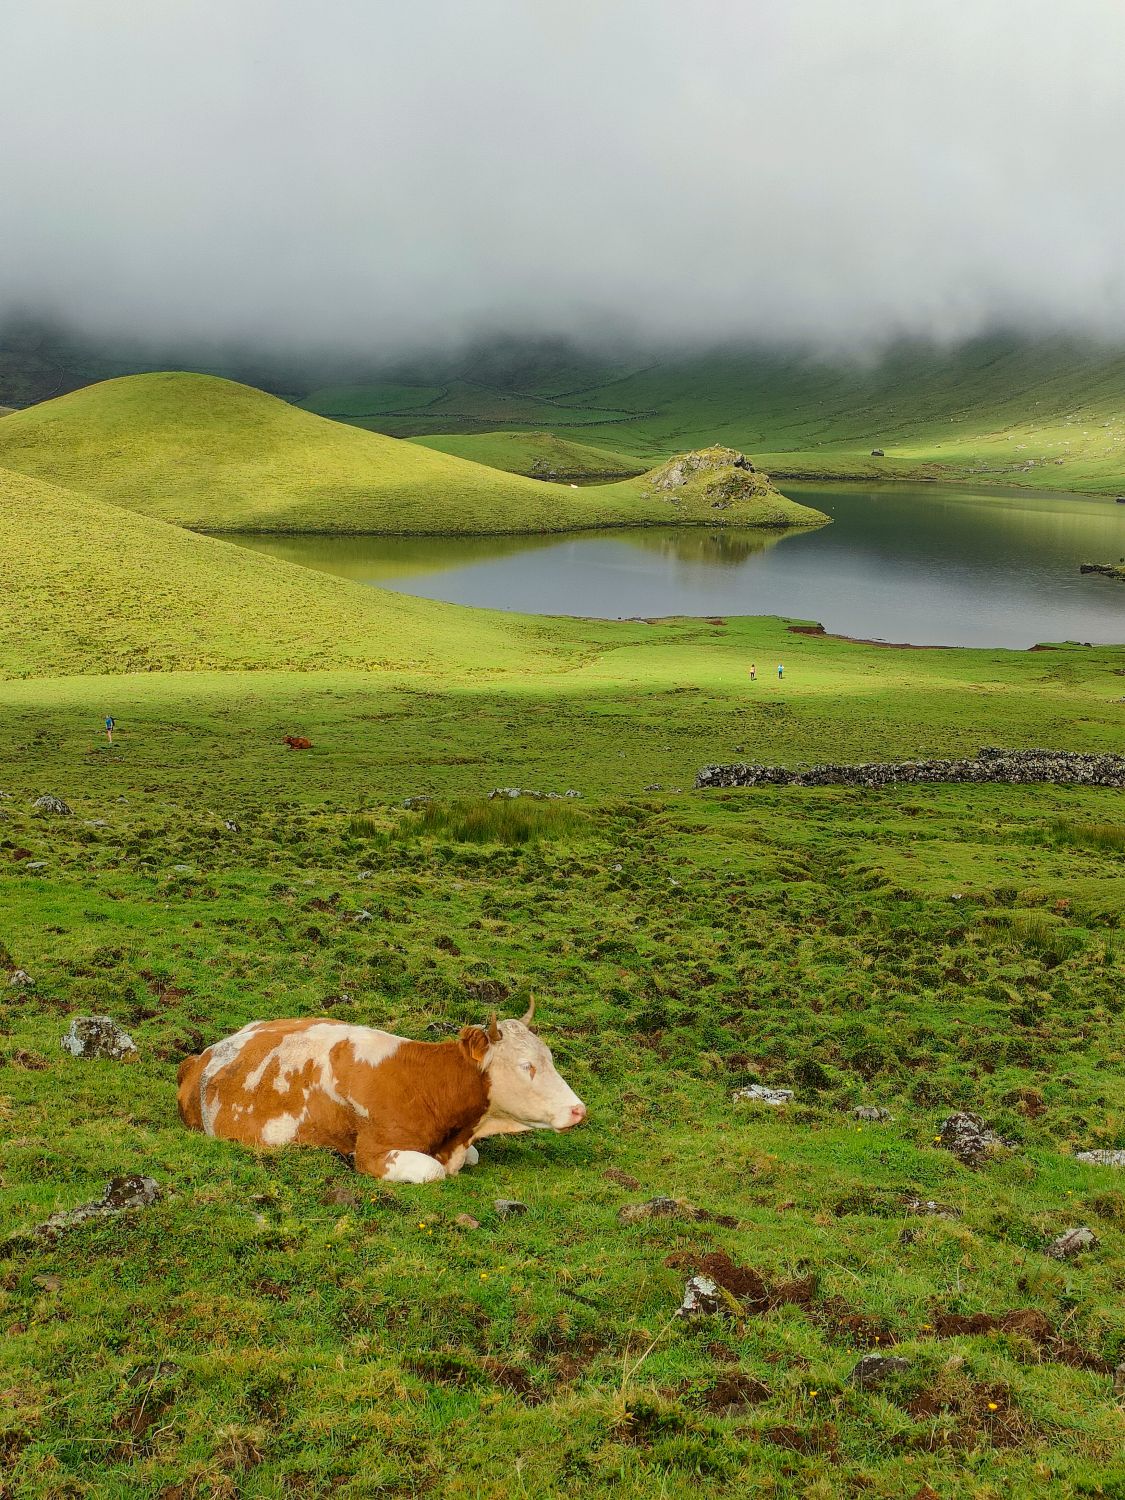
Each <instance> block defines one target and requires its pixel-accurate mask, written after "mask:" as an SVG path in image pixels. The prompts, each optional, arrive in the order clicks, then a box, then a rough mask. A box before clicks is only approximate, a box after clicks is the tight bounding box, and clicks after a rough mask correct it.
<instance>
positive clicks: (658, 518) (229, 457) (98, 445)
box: [0, 373, 824, 535]
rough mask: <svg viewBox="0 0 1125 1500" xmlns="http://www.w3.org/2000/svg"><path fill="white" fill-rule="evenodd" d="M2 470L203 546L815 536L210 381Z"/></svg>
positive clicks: (88, 414)
mask: <svg viewBox="0 0 1125 1500" xmlns="http://www.w3.org/2000/svg"><path fill="white" fill-rule="evenodd" d="M0 467H5V468H9V469H12V470H15V471H16V472H18V473H23V474H29V475H32V476H33V477H35V478H39V479H44V480H47V481H50V482H51V483H54V484H58V485H62V486H63V487H65V488H68V489H72V490H75V491H78V492H80V493H82V494H89V495H93V496H96V497H97V498H99V499H102V500H107V501H111V502H113V503H114V504H115V505H120V506H124V507H126V508H128V509H130V510H135V511H139V512H142V513H144V514H145V515H149V516H153V517H156V518H158V519H160V520H164V521H172V522H174V523H176V524H177V525H180V526H187V527H191V528H193V529H196V530H200V531H212V532H222V531H271V532H272V531H276V532H284V531H291V532H299V531H305V532H344V533H349V532H351V533H355V532H381V533H388V534H405V535H410V534H426V533H439V532H440V533H451V534H456V533H473V532H478V533H480V532H538V531H569V530H579V529H588V528H590V527H597V526H644V525H669V524H672V525H676V524H684V523H689V524H690V523H697V524H714V523H715V522H716V521H720V520H721V521H723V522H725V523H728V524H731V523H734V524H739V525H770V526H784V525H798V526H799V525H812V524H818V523H819V522H820V521H821V520H823V519H824V518H823V517H822V516H821V515H820V513H819V512H815V511H812V510H809V509H808V508H807V507H805V506H801V505H798V504H796V503H795V502H792V501H788V500H786V499H785V498H784V497H783V496H781V495H780V494H778V493H777V491H776V490H769V489H767V490H763V491H761V492H759V493H758V494H756V495H755V496H754V497H752V498H751V499H748V502H747V503H746V504H744V505H741V506H738V507H734V508H731V509H728V510H727V511H725V512H724V513H723V514H722V515H720V514H718V513H717V512H716V511H715V510H714V509H712V508H711V507H710V506H709V505H708V504H701V505H700V506H698V507H693V506H692V505H691V504H690V503H687V504H673V503H670V502H669V500H668V499H667V497H664V496H661V495H656V494H647V493H646V491H645V488H644V483H643V481H641V480H626V481H623V482H622V483H620V484H616V485H605V486H599V487H598V488H597V489H589V490H586V491H583V492H581V493H576V492H575V491H574V490H572V489H571V488H569V487H563V486H558V485H546V484H542V483H539V482H537V481H535V480H531V479H526V478H524V477H523V476H522V475H517V474H504V473H501V472H499V471H498V470H495V469H490V468H486V467H484V466H483V465H481V464H475V463H469V462H466V461H465V460H464V459H460V458H456V457H454V456H452V455H450V454H447V453H437V452H431V451H429V450H428V449H426V448H422V447H419V446H418V445H417V444H413V443H409V444H408V443H402V442H398V441H396V440H394V439H392V438H388V437H385V436H382V435H380V434H377V433H367V432H360V431H357V430H356V429H354V428H352V427H348V426H346V425H344V424H343V423H340V422H332V421H328V420H325V419H324V418H322V417H317V416H313V415H311V414H310V413H308V412H303V411H299V410H298V409H297V408H296V407H293V406H290V405H289V404H288V403H286V402H284V401H281V400H279V399H278V398H277V397H275V396H269V395H266V394H265V392H263V391H258V390H254V389H252V388H251V387H249V386H242V385H238V384H236V383H234V382H232V381H228V380H221V379H218V378H216V377H213V376H207V375H192V374H176V373H164V374H157V375H134V376H127V377H124V378H122V379H119V380H109V381H105V382H103V383H101V384H99V385H94V386H88V387H86V388H85V389H83V390H80V391H73V392H71V393H70V394H69V395H66V396H60V397H59V398H57V399H56V400H54V401H48V402H44V403H43V404H42V405H40V406H35V407H29V408H28V409H26V410H25V411H21V412H17V413H15V414H14V415H12V416H11V417H8V418H6V419H5V421H4V423H3V427H2V428H0Z"/></svg>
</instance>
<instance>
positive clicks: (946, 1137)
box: [939, 1110, 1013, 1167]
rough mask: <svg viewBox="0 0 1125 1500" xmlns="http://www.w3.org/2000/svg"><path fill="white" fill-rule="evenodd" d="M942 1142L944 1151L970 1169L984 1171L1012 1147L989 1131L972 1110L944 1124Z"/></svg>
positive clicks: (945, 1121) (961, 1113)
mask: <svg viewBox="0 0 1125 1500" xmlns="http://www.w3.org/2000/svg"><path fill="white" fill-rule="evenodd" d="M939 1139H940V1142H941V1145H942V1146H943V1147H944V1149H945V1150H946V1151H952V1153H953V1155H954V1156H955V1157H956V1158H957V1160H958V1161H960V1162H964V1164H965V1166H967V1167H982V1166H983V1165H984V1164H985V1162H986V1161H988V1160H989V1158H990V1157H992V1156H995V1154H996V1153H997V1151H1003V1150H1006V1149H1009V1148H1010V1147H1011V1146H1012V1144H1013V1142H1011V1141H1006V1140H1004V1138H1003V1137H1002V1136H999V1135H997V1134H996V1132H995V1131H993V1130H989V1128H988V1126H987V1125H986V1124H985V1123H984V1121H983V1120H982V1119H981V1117H980V1115H977V1114H973V1113H972V1111H971V1110H959V1111H958V1112H957V1113H956V1114H952V1115H950V1116H949V1118H948V1119H946V1120H943V1121H942V1126H941V1132H940V1137H939Z"/></svg>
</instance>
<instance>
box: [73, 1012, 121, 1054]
mask: <svg viewBox="0 0 1125 1500" xmlns="http://www.w3.org/2000/svg"><path fill="white" fill-rule="evenodd" d="M62 1048H63V1051H64V1052H69V1053H70V1055H71V1056H72V1057H85V1058H90V1057H107V1058H110V1059H111V1060H112V1061H114V1062H122V1061H132V1059H133V1058H135V1057H136V1055H137V1047H136V1043H135V1042H134V1041H133V1038H132V1037H131V1036H130V1035H129V1033H128V1032H127V1031H122V1029H121V1027H120V1026H118V1024H117V1022H116V1021H115V1020H113V1018H112V1017H111V1016H75V1018H74V1020H73V1021H71V1023H70V1030H69V1031H68V1032H67V1033H66V1035H65V1036H64V1037H63V1039H62Z"/></svg>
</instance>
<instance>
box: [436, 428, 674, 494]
mask: <svg viewBox="0 0 1125 1500" xmlns="http://www.w3.org/2000/svg"><path fill="white" fill-rule="evenodd" d="M410 441H411V442H414V443H417V444H418V446H419V447H421V448H432V449H435V450H436V451H437V452H439V453H453V454H455V455H456V456H457V457H458V458H467V459H471V460H472V462H473V463H478V464H487V465H488V466H489V468H491V469H504V470H506V471H507V472H508V473H510V474H526V475H527V476H528V478H529V479H546V480H556V481H558V482H560V483H567V482H573V483H576V484H590V483H592V482H597V481H605V480H610V479H627V478H630V477H632V476H633V475H636V474H640V473H641V472H642V471H643V470H644V468H645V467H646V466H645V464H644V463H643V462H642V461H641V460H639V459H636V458H633V457H630V456H629V455H628V454H624V453H616V452H614V451H613V450H612V449H610V448H594V447H591V446H590V444H588V443H576V442H574V441H573V439H570V438H563V437H557V436H556V435H555V434H554V433H551V432H479V433H478V432H471V433H453V434H450V433H436V434H433V435H425V436H422V437H416V438H411V440H410Z"/></svg>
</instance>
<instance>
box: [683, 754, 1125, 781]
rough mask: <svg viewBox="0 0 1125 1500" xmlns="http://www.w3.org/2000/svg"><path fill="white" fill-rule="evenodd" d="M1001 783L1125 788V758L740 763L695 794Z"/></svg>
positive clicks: (703, 777)
mask: <svg viewBox="0 0 1125 1500" xmlns="http://www.w3.org/2000/svg"><path fill="white" fill-rule="evenodd" d="M924 781H933V782H985V781H1002V782H1011V783H1014V784H1016V785H1032V784H1034V783H1040V782H1047V783H1051V784H1053V785H1055V786H1113V787H1125V755H1087V754H1082V753H1079V752H1077V751H1074V750H997V749H993V748H986V749H983V750H981V751H979V753H978V754H977V756H976V758H975V759H972V760H969V759H966V760H899V761H870V762H864V763H862V764H860V765H852V766H849V765H842V764H835V763H827V764H825V765H820V766H810V767H809V768H808V769H807V770H803V771H791V770H789V768H788V767H786V766H759V765H749V764H744V763H741V762H738V763H735V764H732V765H716V766H704V767H703V769H702V770H701V771H699V772H698V773H697V775H696V778H695V785H696V788H697V789H704V790H706V789H707V788H710V787H737V786H858V787H880V786H902V785H906V784H909V783H911V782H924Z"/></svg>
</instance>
